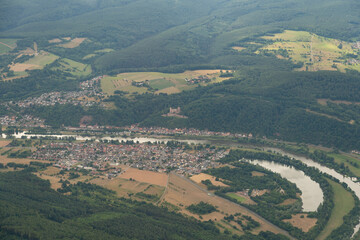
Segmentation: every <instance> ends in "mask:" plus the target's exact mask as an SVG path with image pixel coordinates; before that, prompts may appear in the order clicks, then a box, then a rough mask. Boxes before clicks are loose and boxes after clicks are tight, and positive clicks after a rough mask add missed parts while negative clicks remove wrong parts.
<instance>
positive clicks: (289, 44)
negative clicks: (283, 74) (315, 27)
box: [256, 30, 360, 71]
mask: <svg viewBox="0 0 360 240" xmlns="http://www.w3.org/2000/svg"><path fill="white" fill-rule="evenodd" d="M263 38H264V39H266V40H270V41H271V43H270V44H268V45H266V46H264V47H262V48H260V50H258V51H257V52H256V53H265V52H271V53H274V54H275V55H276V56H277V57H278V58H281V59H289V60H291V61H293V62H295V63H300V62H302V63H304V65H303V67H301V68H300V69H298V70H300V71H319V70H334V71H335V70H340V71H345V69H347V68H348V69H353V70H357V71H360V57H359V55H358V54H359V49H356V48H354V47H353V43H349V42H344V41H340V40H337V39H331V38H325V37H321V36H318V35H316V34H313V33H309V32H304V31H288V30H287V31H284V32H283V33H279V34H275V35H274V36H265V37H263Z"/></svg>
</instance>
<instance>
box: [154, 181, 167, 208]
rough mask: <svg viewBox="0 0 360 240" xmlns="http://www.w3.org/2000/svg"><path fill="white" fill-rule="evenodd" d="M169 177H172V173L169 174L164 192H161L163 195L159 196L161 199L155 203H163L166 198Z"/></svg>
mask: <svg viewBox="0 0 360 240" xmlns="http://www.w3.org/2000/svg"><path fill="white" fill-rule="evenodd" d="M169 178H170V174H168V178H167V182H166V186H165V189H164V191H163V193H162V194H161V197H160V198H159V200H158V201H157V202H156V203H155V205H159V203H161V201H162V200H163V199H164V197H165V194H166V191H167V189H168V186H169Z"/></svg>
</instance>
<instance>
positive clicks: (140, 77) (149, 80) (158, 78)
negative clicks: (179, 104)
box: [101, 70, 229, 95]
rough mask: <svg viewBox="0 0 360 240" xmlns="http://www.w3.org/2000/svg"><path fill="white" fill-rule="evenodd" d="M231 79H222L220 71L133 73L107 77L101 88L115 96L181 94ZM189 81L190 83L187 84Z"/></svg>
mask: <svg viewBox="0 0 360 240" xmlns="http://www.w3.org/2000/svg"><path fill="white" fill-rule="evenodd" d="M200 78H204V79H205V78H206V79H208V82H205V81H203V82H200V83H196V84H191V83H189V82H190V80H191V79H200ZM226 79H229V78H221V77H220V70H197V71H186V72H183V73H177V74H170V73H160V72H133V73H121V74H118V75H117V76H115V77H112V76H105V77H104V78H103V79H102V80H101V88H102V90H103V92H105V93H106V94H108V95H113V94H114V92H115V91H116V90H119V91H124V92H128V93H135V92H136V93H144V92H154V93H155V94H159V93H166V94H173V93H179V92H181V91H184V90H190V89H192V88H195V87H196V86H198V85H208V84H212V83H217V82H222V81H224V80H226ZM187 81H188V82H187Z"/></svg>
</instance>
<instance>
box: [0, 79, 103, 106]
mask: <svg viewBox="0 0 360 240" xmlns="http://www.w3.org/2000/svg"><path fill="white" fill-rule="evenodd" d="M101 78H102V77H101V76H100V77H96V78H93V79H91V80H87V81H84V82H81V83H80V86H79V87H80V91H71V92H50V93H44V94H42V95H41V96H39V97H29V98H27V99H25V100H21V101H17V102H13V101H10V102H8V103H6V104H7V105H9V106H12V105H16V106H18V107H22V108H26V107H31V106H53V105H55V104H73V105H82V106H93V105H96V104H101V103H100V101H99V100H100V99H101V98H103V93H102V92H101V89H100V80H101Z"/></svg>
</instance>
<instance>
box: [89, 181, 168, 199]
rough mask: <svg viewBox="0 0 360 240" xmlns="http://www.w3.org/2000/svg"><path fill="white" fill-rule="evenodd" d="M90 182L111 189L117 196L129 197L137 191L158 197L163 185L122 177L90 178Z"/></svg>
mask: <svg viewBox="0 0 360 240" xmlns="http://www.w3.org/2000/svg"><path fill="white" fill-rule="evenodd" d="M90 183H93V184H97V185H99V186H102V187H104V188H107V189H110V190H113V191H115V192H116V194H117V196H118V197H129V196H130V195H134V194H136V193H139V192H143V193H146V194H151V195H155V196H157V197H160V195H161V194H162V193H163V191H164V187H161V186H157V185H152V184H148V183H144V182H138V181H130V180H127V179H123V178H119V177H117V178H114V179H107V178H94V179H92V180H90Z"/></svg>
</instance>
